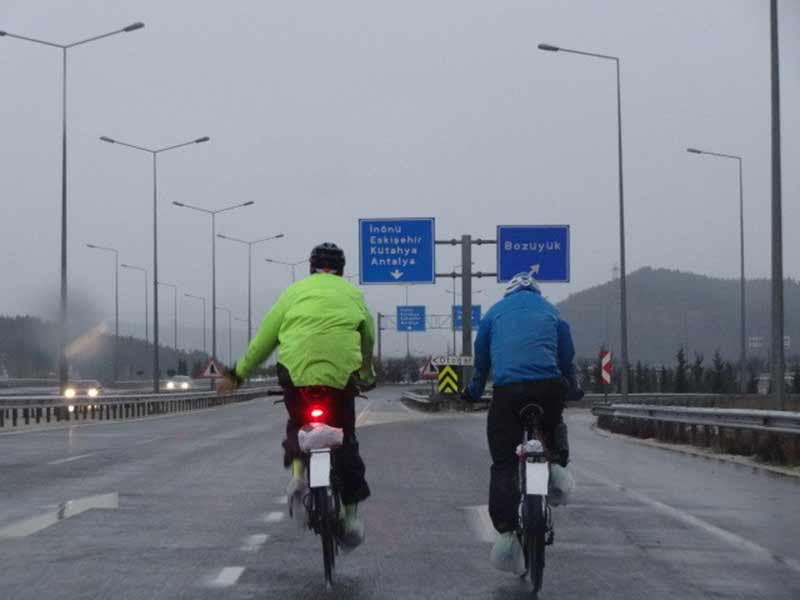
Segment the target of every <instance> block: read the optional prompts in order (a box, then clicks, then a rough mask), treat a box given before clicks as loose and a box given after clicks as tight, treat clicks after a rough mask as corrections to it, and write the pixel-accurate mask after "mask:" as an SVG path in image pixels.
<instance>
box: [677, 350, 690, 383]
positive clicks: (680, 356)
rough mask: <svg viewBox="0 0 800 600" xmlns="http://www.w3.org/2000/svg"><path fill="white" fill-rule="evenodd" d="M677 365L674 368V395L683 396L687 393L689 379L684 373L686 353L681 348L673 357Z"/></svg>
mask: <svg viewBox="0 0 800 600" xmlns="http://www.w3.org/2000/svg"><path fill="white" fill-rule="evenodd" d="M675 358H676V360H677V361H678V365H677V366H676V367H675V393H677V394H685V393H686V392H688V391H689V379H688V377H687V373H686V364H687V363H686V353H685V352H684V351H683V347H681V348H679V349H678V353H677V354H676V355H675Z"/></svg>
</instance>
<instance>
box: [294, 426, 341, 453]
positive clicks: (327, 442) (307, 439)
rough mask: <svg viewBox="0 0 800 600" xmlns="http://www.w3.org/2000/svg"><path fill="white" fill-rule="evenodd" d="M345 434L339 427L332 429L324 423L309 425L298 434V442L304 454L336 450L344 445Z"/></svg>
mask: <svg viewBox="0 0 800 600" xmlns="http://www.w3.org/2000/svg"><path fill="white" fill-rule="evenodd" d="M342 440H344V432H343V431H342V430H341V429H339V428H338V427H331V426H329V425H325V424H324V423H309V424H308V425H305V426H303V428H302V429H301V430H300V431H299V432H298V433H297V441H298V442H299V443H300V449H301V450H302V451H303V452H311V451H312V450H322V449H323V448H335V447H336V446H341V445H342Z"/></svg>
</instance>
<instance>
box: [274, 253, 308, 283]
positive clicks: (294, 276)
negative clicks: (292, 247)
mask: <svg viewBox="0 0 800 600" xmlns="http://www.w3.org/2000/svg"><path fill="white" fill-rule="evenodd" d="M264 260H265V261H266V262H268V263H272V264H274V265H285V266H287V267H291V269H292V283H294V282H295V281H297V273H295V267H297V266H298V265H302V264H303V263H307V262H308V259H307V258H304V259H303V260H298V261H297V262H286V261H285V260H273V259H271V258H265V259H264Z"/></svg>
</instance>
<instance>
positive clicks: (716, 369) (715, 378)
mask: <svg viewBox="0 0 800 600" xmlns="http://www.w3.org/2000/svg"><path fill="white" fill-rule="evenodd" d="M711 391H712V392H713V393H714V394H722V393H724V392H725V361H723V360H722V355H720V353H719V350H717V351H716V352H714V359H713V361H712V363H711Z"/></svg>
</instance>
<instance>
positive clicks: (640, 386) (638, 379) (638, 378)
mask: <svg viewBox="0 0 800 600" xmlns="http://www.w3.org/2000/svg"><path fill="white" fill-rule="evenodd" d="M633 381H634V392H635V393H637V394H641V393H643V392H647V391H649V390H647V377H646V375H645V372H644V367H643V366H642V361H640V360H638V361H636V375H635V376H634V379H633Z"/></svg>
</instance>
